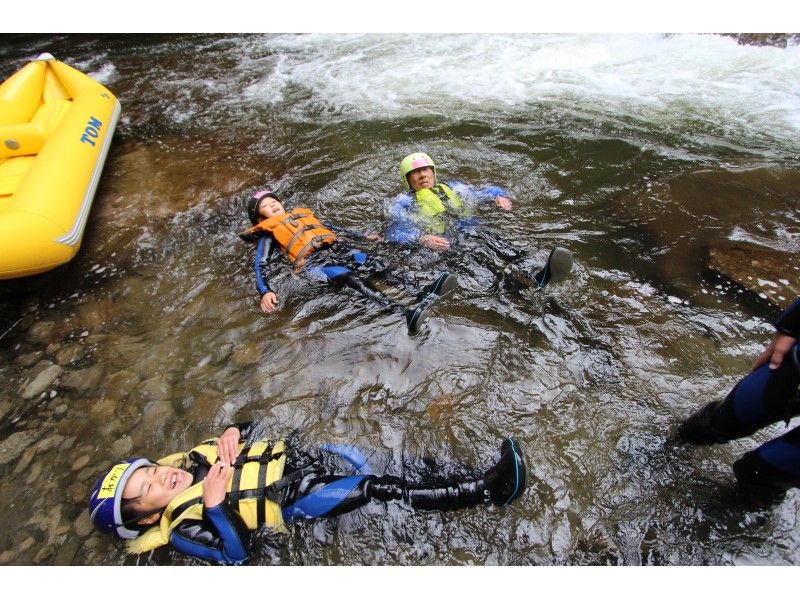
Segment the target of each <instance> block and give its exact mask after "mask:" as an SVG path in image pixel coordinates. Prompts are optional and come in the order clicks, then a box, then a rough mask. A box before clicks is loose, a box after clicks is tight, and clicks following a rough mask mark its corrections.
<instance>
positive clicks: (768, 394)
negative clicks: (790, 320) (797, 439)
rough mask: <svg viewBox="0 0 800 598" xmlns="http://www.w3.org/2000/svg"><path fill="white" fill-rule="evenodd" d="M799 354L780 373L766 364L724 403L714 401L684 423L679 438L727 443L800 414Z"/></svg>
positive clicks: (791, 358)
mask: <svg viewBox="0 0 800 598" xmlns="http://www.w3.org/2000/svg"><path fill="white" fill-rule="evenodd" d="M796 352H797V349H796V348H795V349H794V350H793V352H792V354H791V355H787V356H786V357H785V358H784V360H783V363H782V364H781V366H780V367H779V368H778V369H777V370H770V369H769V365H768V364H764V365H762V366H761V367H759V368H757V369H755V370H753V371H752V372H750V373H749V374H748V375H747V376H745V377H744V378H742V379H741V380H740V381H739V382H738V383H737V384H736V386H734V387H733V389H732V390H731V391H730V392H729V393H728V396H727V397H725V400H724V401H712V402H711V403H709V404H707V405H705V406H704V407H701V408H700V409H699V410H698V411H697V412H695V413H694V414H693V415H692V416H690V417H689V418H688V419H687V420H686V421H684V422H683V423H682V424H681V426H680V428H679V429H678V436H680V438H681V439H683V440H685V441H687V442H693V443H695V444H715V443H722V442H728V441H729V440H733V439H735V438H744V437H745V436H749V435H750V434H752V433H753V432H755V431H757V430H760V429H761V428H764V427H766V426H769V425H771V424H774V423H775V422H778V421H781V420H784V421H787V422H788V421H789V419H790V418H792V417H794V416H795V415H798V414H800V400H798V396H797V387H798V384H799V383H800V368H798V366H797V365H796V364H795V359H796Z"/></svg>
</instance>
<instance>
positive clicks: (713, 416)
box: [678, 401, 747, 444]
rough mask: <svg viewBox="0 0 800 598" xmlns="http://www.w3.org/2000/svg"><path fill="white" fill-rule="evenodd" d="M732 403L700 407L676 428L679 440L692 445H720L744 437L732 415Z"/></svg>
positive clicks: (717, 402) (719, 402) (716, 402)
mask: <svg viewBox="0 0 800 598" xmlns="http://www.w3.org/2000/svg"><path fill="white" fill-rule="evenodd" d="M732 406H733V404H732V402H727V403H725V402H723V401H711V402H710V403H708V404H707V405H705V406H703V407H701V408H700V409H698V410H697V411H696V412H694V413H693V414H692V415H691V416H689V417H688V418H687V419H686V421H684V422H683V423H682V424H681V425H680V427H679V428H678V436H679V437H680V438H681V440H684V441H686V442H691V443H692V444H722V443H725V442H728V441H729V440H733V439H735V438H741V437H742V436H746V435H747V432H745V431H743V430H739V429H738V428H739V427H740V426H739V425H738V422H737V420H736V415H735V414H734V413H733V409H732Z"/></svg>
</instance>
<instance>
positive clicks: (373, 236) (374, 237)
mask: <svg viewBox="0 0 800 598" xmlns="http://www.w3.org/2000/svg"><path fill="white" fill-rule="evenodd" d="M367 241H383V237H381V236H380V235H379V234H378V233H370V234H368V235H367Z"/></svg>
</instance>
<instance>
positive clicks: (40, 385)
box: [20, 361, 64, 399]
mask: <svg viewBox="0 0 800 598" xmlns="http://www.w3.org/2000/svg"><path fill="white" fill-rule="evenodd" d="M41 363H42V364H47V365H46V366H45V368H44V369H43V370H41V371H40V372H39V373H38V374H36V375H35V377H34V378H33V379H32V380H30V381H29V382H28V383H27V384H26V385H25V386H24V387H23V388H22V390H20V395H22V398H23V399H32V398H33V397H35V396H36V395H38V394H39V393H41V392H43V391H45V390H47V389H48V388H49V387H50V385H51V384H53V382H55V381H56V379H57V378H58V377H59V376H60V375H61V372H62V371H64V368H62V367H61V366H60V365H56V364H54V363H50V362H48V361H42V362H41Z"/></svg>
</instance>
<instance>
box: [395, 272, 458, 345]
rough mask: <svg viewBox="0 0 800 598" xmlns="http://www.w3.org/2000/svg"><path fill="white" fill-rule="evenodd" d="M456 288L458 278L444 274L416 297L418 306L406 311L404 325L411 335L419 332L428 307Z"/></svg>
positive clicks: (427, 312) (426, 316)
mask: <svg viewBox="0 0 800 598" xmlns="http://www.w3.org/2000/svg"><path fill="white" fill-rule="evenodd" d="M457 286H458V277H457V276H456V275H455V274H450V273H448V272H445V273H443V274H441V275H440V276H439V278H437V279H436V280H435V281H434V282H433V283H431V284H429V285H427V286H426V287H424V288H423V289H422V291H421V292H420V293H419V295H417V299H419V304H418V305H417V306H416V307H414V308H410V309H407V310H406V325H407V326H408V331H409V332H410V333H411V334H414V333H415V332H417V331H419V329H420V328H421V327H422V324H423V322H425V320H426V319H427V318H428V315H429V311H428V310H429V309H430V306H431V305H432V304H433V302H434V301H436V300H437V299H439V298H440V297H444V296H445V295H446V294H448V293H450V292H451V291H453V289H455V288H456V287H457Z"/></svg>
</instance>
